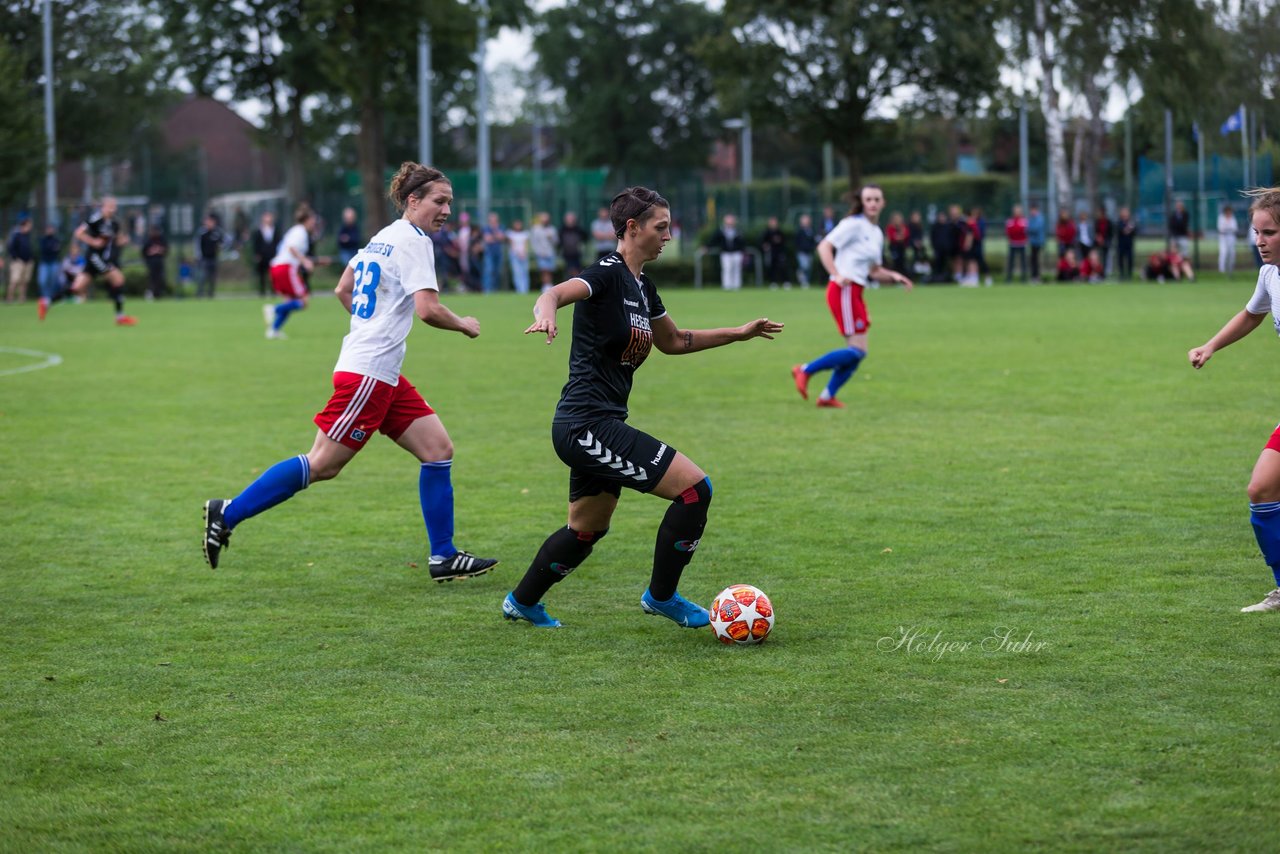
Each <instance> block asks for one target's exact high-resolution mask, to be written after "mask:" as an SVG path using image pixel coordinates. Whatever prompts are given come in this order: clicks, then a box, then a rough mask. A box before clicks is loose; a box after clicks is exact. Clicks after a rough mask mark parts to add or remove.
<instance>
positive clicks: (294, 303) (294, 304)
mask: <svg viewBox="0 0 1280 854" xmlns="http://www.w3.org/2000/svg"><path fill="white" fill-rule="evenodd" d="M302 305H303V303H302V300H300V299H291V300H289V301H288V302H282V303H280V304H279V305H278V306H276V322H275V323H273V324H271V328H272V329H273V330H277V331H278V330H279V329H280V327H281V326H284V322H285V321H286V320H288V319H289V315H290V314H292V313H293V312H295V311H297V310H298V309H300V308H302Z"/></svg>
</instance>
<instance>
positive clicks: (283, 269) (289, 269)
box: [271, 264, 307, 299]
mask: <svg viewBox="0 0 1280 854" xmlns="http://www.w3.org/2000/svg"><path fill="white" fill-rule="evenodd" d="M271 289H272V290H274V291H275V292H276V293H278V294H280V296H282V297H290V298H291V299H302V298H303V297H305V296H306V295H307V286H306V285H305V284H303V282H302V276H300V275H298V268H297V267H295V266H293V265H292V264H273V265H272V266H271Z"/></svg>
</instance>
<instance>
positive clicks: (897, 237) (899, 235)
mask: <svg viewBox="0 0 1280 854" xmlns="http://www.w3.org/2000/svg"><path fill="white" fill-rule="evenodd" d="M884 239H885V241H886V242H887V243H888V244H889V266H890V267H891V268H892V269H894V270H896V271H897V272H899V273H901V274H902V275H904V276H905V275H906V274H907V247H908V246H909V245H910V244H911V232H910V231H908V230H907V224H906V222H904V221H903V219H902V214H900V213H899V212H897V211H894V212H893V213H892V214H890V215H889V224H888V225H887V226H885V229H884Z"/></svg>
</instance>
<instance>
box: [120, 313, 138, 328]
mask: <svg viewBox="0 0 1280 854" xmlns="http://www.w3.org/2000/svg"><path fill="white" fill-rule="evenodd" d="M137 325H138V318H136V317H134V316H133V315H131V314H122V315H120V316H118V317H117V318H116V326H137Z"/></svg>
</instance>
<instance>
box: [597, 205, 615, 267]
mask: <svg viewBox="0 0 1280 854" xmlns="http://www.w3.org/2000/svg"><path fill="white" fill-rule="evenodd" d="M591 241H592V245H593V246H594V247H595V250H596V259H597V260H599V259H601V258H603V257H604V256H606V255H608V254H609V253H610V252H612V251H613V248H614V247H615V246H616V245H617V244H618V238H617V236H616V235H615V234H614V233H613V223H611V222H610V221H609V209H608V208H600V209H599V210H598V211H596V218H595V219H594V220H593V221H592V223H591Z"/></svg>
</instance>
